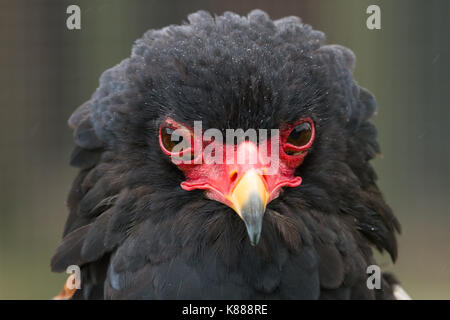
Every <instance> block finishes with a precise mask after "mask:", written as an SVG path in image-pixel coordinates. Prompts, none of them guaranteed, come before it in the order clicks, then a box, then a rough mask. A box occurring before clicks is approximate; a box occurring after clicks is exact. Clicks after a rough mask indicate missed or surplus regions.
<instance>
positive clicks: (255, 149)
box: [159, 118, 315, 206]
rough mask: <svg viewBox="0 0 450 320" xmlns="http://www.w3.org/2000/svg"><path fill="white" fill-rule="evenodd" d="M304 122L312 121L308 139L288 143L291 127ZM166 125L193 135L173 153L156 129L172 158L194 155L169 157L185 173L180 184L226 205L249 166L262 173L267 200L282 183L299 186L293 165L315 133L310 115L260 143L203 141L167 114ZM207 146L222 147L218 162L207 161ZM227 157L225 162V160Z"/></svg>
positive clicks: (283, 185)
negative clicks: (184, 159) (182, 160)
mask: <svg viewBox="0 0 450 320" xmlns="http://www.w3.org/2000/svg"><path fill="white" fill-rule="evenodd" d="M303 122H309V123H310V125H311V129H312V132H311V139H310V140H309V142H308V143H307V144H305V145H304V146H301V147H297V146H294V145H291V144H289V143H287V142H286V140H287V138H288V137H289V134H290V133H291V131H292V129H294V128H295V127H296V126H297V125H299V124H301V123H303ZM165 125H169V126H170V127H172V128H174V129H179V128H186V129H187V130H186V134H185V135H184V136H185V138H187V137H188V135H190V136H191V137H192V140H191V141H192V143H191V146H192V147H191V148H189V149H187V150H183V151H182V152H180V153H178V154H174V153H171V152H170V151H168V150H167V149H166V148H165V147H164V145H163V143H162V137H161V129H160V132H159V142H160V145H161V149H162V150H163V152H164V153H166V154H167V155H169V156H171V157H172V158H173V157H174V156H175V157H177V156H178V157H179V156H181V155H186V154H192V155H195V157H194V159H195V161H191V162H190V163H178V162H175V161H173V159H172V161H173V162H174V163H176V165H177V166H178V168H180V170H182V171H183V172H184V174H185V176H186V181H183V182H182V183H181V187H182V188H183V189H184V190H187V191H191V190H194V189H203V190H207V192H206V196H207V197H208V198H209V199H212V200H216V201H219V202H222V203H224V204H226V205H228V206H231V205H232V204H231V203H230V201H229V200H228V196H229V195H230V194H231V192H232V191H233V190H234V188H235V186H236V185H237V183H238V182H239V180H240V178H241V177H242V176H243V175H244V174H245V173H247V172H249V171H250V170H255V171H256V173H258V175H260V176H261V177H262V180H263V182H264V185H265V188H266V190H267V192H268V194H269V195H270V196H269V200H268V202H270V201H272V200H273V199H275V198H277V197H278V196H279V194H280V190H281V188H282V187H297V186H299V185H300V184H301V183H302V178H301V177H296V176H294V172H295V169H296V168H297V167H298V166H300V165H301V164H302V163H303V160H304V158H305V157H306V155H307V154H308V150H309V148H310V147H311V145H312V143H313V141H314V136H315V129H314V123H313V122H312V120H311V119H309V118H306V119H300V120H299V121H297V122H295V123H294V124H291V125H287V126H285V127H283V128H282V129H281V130H280V131H279V133H280V135H279V136H278V135H277V136H272V137H271V139H270V140H269V139H266V140H265V141H262V142H260V143H259V145H255V144H254V143H253V142H250V141H244V142H242V143H240V144H239V145H238V146H234V145H226V144H222V142H216V141H212V142H208V141H206V142H205V141H203V142H202V137H194V136H193V135H194V134H193V131H192V130H191V129H190V128H189V127H188V126H185V125H180V124H178V123H176V122H175V121H173V120H172V119H170V118H169V119H167V120H166V121H165ZM194 139H195V140H197V141H196V142H197V143H196V144H194V143H193V141H194ZM275 139H276V140H278V143H279V153H278V165H275V166H274V168H272V171H270V167H271V164H272V159H271V146H272V145H275V143H274V142H275ZM193 146H203V148H201V149H202V150H200V152H197V150H194V147H193ZM206 146H209V147H208V148H214V149H215V150H222V159H223V161H222V163H221V164H218V163H208V161H207V160H208V159H206V158H205V155H203V151H204V150H205V148H206ZM209 150H211V149H209ZM261 150H267V152H265V153H264V152H262V151H261ZM286 151H290V152H294V153H295V154H293V155H289V154H287V153H286ZM233 155H234V157H233ZM251 155H258V156H257V158H256V156H255V157H254V158H255V159H254V160H256V161H249V159H252V158H251V157H250V156H251ZM274 156H277V155H274ZM199 157H201V158H199ZM227 157H228V163H227V161H226V159H227ZM238 157H245V158H238ZM237 159H241V160H242V159H245V161H239V162H240V163H238V161H237ZM199 160H201V162H202V163H199V164H196V163H195V162H199ZM276 160H277V159H276V158H275V161H276ZM209 162H211V161H209ZM242 162H243V163H242Z"/></svg>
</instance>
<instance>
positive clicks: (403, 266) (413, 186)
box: [0, 0, 450, 299]
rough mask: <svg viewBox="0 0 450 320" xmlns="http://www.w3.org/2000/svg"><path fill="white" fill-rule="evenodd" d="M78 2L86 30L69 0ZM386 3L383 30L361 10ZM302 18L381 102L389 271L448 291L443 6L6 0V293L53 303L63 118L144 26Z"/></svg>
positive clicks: (1, 233)
mask: <svg viewBox="0 0 450 320" xmlns="http://www.w3.org/2000/svg"><path fill="white" fill-rule="evenodd" d="M70 4H77V5H79V6H80V7H81V25H82V29H81V30H75V31H70V30H68V29H67V28H66V19H67V16H68V15H67V14H66V8H67V6H68V5H70ZM370 4H377V5H379V6H380V8H381V26H382V29H381V30H368V29H367V28H366V19H367V17H368V15H367V14H366V8H367V7H368V6H369V5H370ZM254 8H260V9H263V10H265V11H266V12H268V13H269V14H270V16H271V17H272V18H281V17H283V16H287V15H296V16H300V17H301V18H302V19H303V21H304V22H306V23H309V24H311V25H312V26H313V27H314V28H315V29H319V30H322V31H324V32H325V33H326V34H327V39H328V43H338V44H341V45H344V46H347V47H349V48H351V49H352V50H353V51H354V52H355V54H356V56H357V64H356V70H355V77H356V79H357V80H358V81H359V83H360V84H362V85H363V86H364V87H367V88H369V89H370V90H371V91H372V92H373V93H374V94H375V96H376V97H377V100H378V105H379V110H378V115H377V116H376V117H375V119H374V121H375V123H376V124H377V127H378V129H379V142H380V144H381V147H382V152H383V157H382V158H379V159H376V160H375V161H374V165H375V167H376V169H377V172H378V174H379V178H380V179H379V184H380V187H381V189H382V190H383V192H384V195H385V197H386V199H387V201H388V203H389V204H390V205H391V206H392V208H393V209H394V211H395V213H396V215H397V216H398V218H399V219H400V221H401V223H402V226H403V233H402V235H401V236H400V238H399V243H400V255H399V259H398V261H397V263H396V264H395V265H393V264H392V263H391V262H390V261H389V259H388V257H387V256H380V261H381V262H380V264H381V265H382V266H383V267H384V268H385V269H386V270H391V271H394V272H395V273H396V274H397V275H398V277H399V278H400V279H401V280H402V282H403V285H404V288H405V289H406V290H407V291H408V292H409V293H410V295H411V296H412V297H413V298H416V299H450V250H449V243H450V233H449V232H450V214H449V213H450V212H449V211H450V210H449V209H450V205H449V203H450V143H449V140H450V126H449V120H450V119H449V118H450V37H449V33H450V15H449V13H450V1H447V0H442V1H437V0H435V1H433V0H431V1H422V0H408V1H407V0H403V1H402V0H397V1H390V0H384V1H381V0H379V1H376V0H370V1H366V0H340V1H335V0H328V1H325V0H320V1H318V0H308V1H301V0H295V1H269V0H264V1H245V2H244V1H242V0H239V1H237V0H229V1H223V0H201V1H189V2H188V1H173V2H168V1H138V0H137V1H116V0H95V1H93V0H89V1H88V0H86V1H79V0H71V1H62V0H54V1H12V0H11V1H3V0H1V1H0V299H48V298H50V297H52V296H53V295H55V294H56V293H57V292H59V290H60V289H61V286H62V284H63V283H64V281H65V275H61V274H52V273H51V272H50V268H49V260H50V257H51V255H52V254H53V252H54V250H55V248H56V247H57V245H58V243H59V241H60V237H61V233H62V228H63V225H64V221H65V219H66V216H67V210H66V206H65V199H66V195H67V193H68V191H69V187H70V184H71V182H72V179H73V178H74V176H75V174H76V170H75V169H73V168H70V167H69V165H68V159H69V155H70V152H71V149H72V147H73V144H72V137H71V134H72V133H71V131H70V130H69V128H68V127H67V125H66V121H67V119H68V117H69V116H70V114H71V112H72V111H73V110H74V109H75V108H76V107H77V106H78V105H80V104H81V103H82V102H84V101H85V100H87V99H88V98H89V97H90V95H91V94H92V92H93V91H94V90H95V88H96V87H97V84H98V78H99V76H100V74H101V73H102V72H103V71H104V70H106V69H107V68H110V67H112V66H114V65H115V64H117V63H119V62H120V61H121V60H122V59H124V58H126V57H127V56H129V54H130V49H131V46H132V44H133V42H134V41H135V40H136V39H137V38H139V37H141V35H142V34H143V33H144V32H145V31H146V30H147V29H150V28H161V27H164V26H166V25H168V24H179V23H181V22H182V21H184V20H186V15H187V14H188V13H191V12H194V11H196V10H199V9H204V10H208V11H210V12H212V13H216V14H221V13H223V12H224V11H227V10H231V11H234V12H237V13H240V14H247V13H248V12H249V11H250V10H251V9H254Z"/></svg>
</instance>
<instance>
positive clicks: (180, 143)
mask: <svg viewBox="0 0 450 320" xmlns="http://www.w3.org/2000/svg"><path fill="white" fill-rule="evenodd" d="M159 144H160V146H161V149H162V151H163V152H164V153H166V154H167V155H170V156H171V158H172V161H175V162H177V161H181V162H184V161H188V160H192V159H193V157H194V151H193V148H192V145H193V136H192V132H191V131H190V130H189V129H187V128H186V127H184V126H182V125H179V124H177V123H175V122H174V121H173V120H169V121H167V122H165V123H163V124H162V125H161V127H160V128H159Z"/></svg>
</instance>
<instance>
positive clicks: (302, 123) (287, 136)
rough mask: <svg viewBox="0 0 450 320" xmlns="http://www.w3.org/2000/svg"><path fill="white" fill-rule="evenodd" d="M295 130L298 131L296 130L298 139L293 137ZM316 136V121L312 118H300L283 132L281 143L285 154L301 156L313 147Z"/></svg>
mask: <svg viewBox="0 0 450 320" xmlns="http://www.w3.org/2000/svg"><path fill="white" fill-rule="evenodd" d="M294 130H297V131H298V132H295V138H296V139H292V135H293V133H294ZM314 137H315V128H314V122H313V121H312V120H311V119H310V118H306V119H300V120H299V121H297V122H296V123H294V124H292V125H289V126H288V127H287V128H286V129H284V130H283V131H282V134H281V144H282V147H283V151H284V153H285V155H286V156H288V157H296V156H300V155H301V154H303V153H304V152H306V150H307V149H309V148H310V147H311V145H312V143H313V141H314ZM296 144H297V145H296Z"/></svg>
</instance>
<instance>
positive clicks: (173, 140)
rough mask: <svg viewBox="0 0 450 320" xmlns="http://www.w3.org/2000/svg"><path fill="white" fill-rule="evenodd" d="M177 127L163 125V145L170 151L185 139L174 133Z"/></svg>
mask: <svg viewBox="0 0 450 320" xmlns="http://www.w3.org/2000/svg"><path fill="white" fill-rule="evenodd" d="M175 130H176V129H174V128H171V127H169V126H162V127H161V143H162V147H163V148H164V149H166V151H168V152H172V150H173V148H175V146H176V145H177V144H179V143H180V142H182V140H183V139H184V138H183V137H182V136H179V135H178V136H177V135H174V134H173V133H174V131H175Z"/></svg>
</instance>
